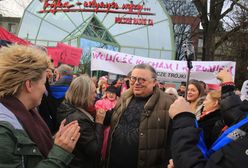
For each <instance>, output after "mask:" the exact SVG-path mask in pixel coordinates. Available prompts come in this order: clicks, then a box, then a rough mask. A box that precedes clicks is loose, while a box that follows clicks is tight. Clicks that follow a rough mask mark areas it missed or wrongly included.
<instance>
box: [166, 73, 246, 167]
mask: <svg viewBox="0 0 248 168" xmlns="http://www.w3.org/2000/svg"><path fill="white" fill-rule="evenodd" d="M217 77H218V78H219V79H220V80H221V81H222V101H221V117H222V118H223V120H224V122H225V124H226V127H228V129H227V130H226V131H224V132H223V133H222V135H221V136H220V137H219V139H217V141H216V142H215V143H214V144H213V146H212V147H211V150H209V151H205V150H204V145H202V144H201V143H199V142H200V140H201V138H200V132H201V129H200V128H197V126H196V120H195V116H194V115H193V112H192V109H191V108H190V106H189V104H188V102H186V100H184V99H183V98H179V99H178V100H176V101H175V103H173V104H172V105H171V107H170V110H169V114H170V117H171V118H172V119H173V136H172V141H171V152H172V159H173V161H174V165H173V164H170V165H168V168H171V167H174V166H175V167H176V168H180V167H182V168H192V167H193V168H203V167H204V168H215V167H216V168H217V167H218V168H219V167H223V168H229V167H230V168H234V167H235V168H243V167H247V165H248V117H247V111H248V105H247V101H243V102H241V100H240V98H239V97H238V96H237V95H235V94H234V92H233V90H234V83H233V82H232V76H231V74H230V72H228V71H227V70H223V71H221V72H220V73H219V74H218V75H217ZM232 128H233V129H232ZM231 129H232V130H231ZM225 134H226V135H225Z"/></svg>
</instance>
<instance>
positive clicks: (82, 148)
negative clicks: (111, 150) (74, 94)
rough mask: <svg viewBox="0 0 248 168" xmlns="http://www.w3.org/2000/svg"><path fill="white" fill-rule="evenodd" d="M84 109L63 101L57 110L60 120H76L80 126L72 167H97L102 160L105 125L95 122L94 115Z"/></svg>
mask: <svg viewBox="0 0 248 168" xmlns="http://www.w3.org/2000/svg"><path fill="white" fill-rule="evenodd" d="M89 115H90V114H89V113H88V112H87V111H85V110H83V109H78V108H75V107H73V106H72V105H70V104H68V103H65V102H63V103H62V104H61V105H60V107H59V108H58V111H57V117H58V118H57V119H58V121H61V120H63V119H64V118H66V121H67V123H70V122H72V121H74V120H77V121H78V124H79V126H80V138H79V140H78V142H77V144H76V147H75V149H74V151H73V154H74V155H75V157H74V159H73V160H72V162H71V163H70V165H69V167H70V168H95V167H98V165H99V162H100V155H101V147H102V142H103V126H102V125H101V124H97V123H95V122H94V120H93V117H90V116H89Z"/></svg>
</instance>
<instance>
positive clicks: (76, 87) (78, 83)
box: [65, 75, 93, 108]
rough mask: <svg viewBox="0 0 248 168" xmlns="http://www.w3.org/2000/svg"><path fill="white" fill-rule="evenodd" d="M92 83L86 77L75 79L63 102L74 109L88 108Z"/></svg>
mask: <svg viewBox="0 0 248 168" xmlns="http://www.w3.org/2000/svg"><path fill="white" fill-rule="evenodd" d="M92 85H93V81H92V80H91V79H90V77H89V76H88V75H81V76H79V77H76V78H75V79H74V80H73V81H72V83H71V85H70V87H69V89H68V90H67V92H66V94H65V100H66V101H67V102H68V103H70V104H71V105H73V106H75V107H83V108H84V107H88V106H89V105H90V104H91V103H92V102H90V95H91V94H92V93H91V90H92Z"/></svg>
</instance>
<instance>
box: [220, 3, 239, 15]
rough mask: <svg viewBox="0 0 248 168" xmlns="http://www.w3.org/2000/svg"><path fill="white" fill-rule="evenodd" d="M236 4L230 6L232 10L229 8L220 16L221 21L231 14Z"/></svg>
mask: <svg viewBox="0 0 248 168" xmlns="http://www.w3.org/2000/svg"><path fill="white" fill-rule="evenodd" d="M234 5H235V3H234V2H233V3H232V4H231V6H230V8H228V9H227V10H226V11H225V12H223V13H222V14H221V15H220V19H222V18H223V17H225V16H226V15H227V14H228V13H229V12H231V11H233V7H234Z"/></svg>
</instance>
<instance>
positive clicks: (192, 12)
mask: <svg viewBox="0 0 248 168" xmlns="http://www.w3.org/2000/svg"><path fill="white" fill-rule="evenodd" d="M164 3H165V7H166V9H167V11H168V13H169V15H170V16H171V17H172V20H173V22H174V23H173V30H174V34H175V41H176V59H177V60H182V59H184V49H183V44H185V43H186V42H188V41H193V39H192V37H194V35H195V32H196V30H195V29H196V27H198V26H196V27H192V26H191V25H193V24H194V22H199V21H197V18H196V17H197V15H198V11H197V10H196V8H195V6H194V4H193V3H192V2H191V1H190V0H164ZM187 17H190V19H191V20H190V21H189V19H187ZM193 17H195V18H194V19H192V18H193ZM196 24H197V25H198V23H196Z"/></svg>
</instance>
